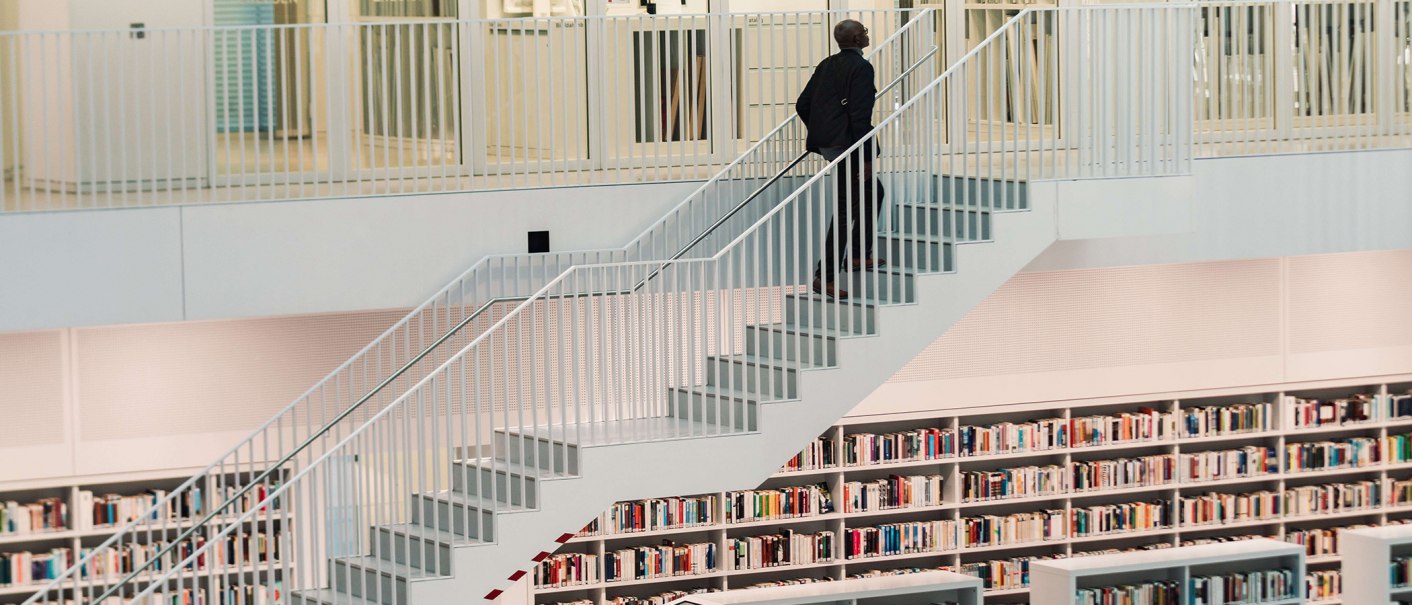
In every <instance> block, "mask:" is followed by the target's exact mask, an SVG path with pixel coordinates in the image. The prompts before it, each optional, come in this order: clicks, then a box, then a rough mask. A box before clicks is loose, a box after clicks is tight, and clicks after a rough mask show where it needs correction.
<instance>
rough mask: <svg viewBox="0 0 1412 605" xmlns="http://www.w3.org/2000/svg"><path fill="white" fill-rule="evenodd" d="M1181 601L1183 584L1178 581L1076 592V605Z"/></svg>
mask: <svg viewBox="0 0 1412 605" xmlns="http://www.w3.org/2000/svg"><path fill="white" fill-rule="evenodd" d="M1181 602H1182V601H1181V586H1180V585H1179V584H1177V583H1176V582H1147V583H1143V584H1125V585H1122V586H1103V587H1099V588H1080V589H1078V591H1077V592H1075V594H1074V605H1138V604H1141V605H1178V604H1179V603H1181Z"/></svg>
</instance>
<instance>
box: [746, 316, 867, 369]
mask: <svg viewBox="0 0 1412 605" xmlns="http://www.w3.org/2000/svg"><path fill="white" fill-rule="evenodd" d="M840 335H844V336H852V334H849V333H847V332H840V331H838V330H832V329H827V328H819V327H814V326H790V325H785V324H759V325H751V326H745V353H746V354H747V355H755V356H760V357H774V358H776V359H786V360H789V361H799V362H804V363H810V364H815V365H823V366H833V365H836V364H837V363H838V338H839V336H840Z"/></svg>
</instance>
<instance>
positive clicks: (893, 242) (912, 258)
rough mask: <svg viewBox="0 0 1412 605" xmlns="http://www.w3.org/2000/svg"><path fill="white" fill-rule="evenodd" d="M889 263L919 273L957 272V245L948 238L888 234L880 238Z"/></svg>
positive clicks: (880, 243)
mask: <svg viewBox="0 0 1412 605" xmlns="http://www.w3.org/2000/svg"><path fill="white" fill-rule="evenodd" d="M879 238H880V240H881V241H879V242H878V244H879V246H881V248H882V249H883V251H884V254H885V255H886V256H885V258H887V260H888V262H889V263H890V264H892V265H895V266H898V267H906V268H908V269H913V270H915V271H917V272H919V273H944V272H948V271H953V270H955V264H954V259H955V248H956V244H955V243H954V242H952V241H951V239H950V238H947V237H937V236H925V235H904V234H888V235H881V236H879Z"/></svg>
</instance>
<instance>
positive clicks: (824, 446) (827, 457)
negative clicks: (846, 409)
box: [780, 437, 838, 473]
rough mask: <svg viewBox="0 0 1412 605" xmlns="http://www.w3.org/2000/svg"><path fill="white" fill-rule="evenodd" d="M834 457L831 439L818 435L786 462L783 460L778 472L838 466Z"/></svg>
mask: <svg viewBox="0 0 1412 605" xmlns="http://www.w3.org/2000/svg"><path fill="white" fill-rule="evenodd" d="M835 457H836V453H835V449H834V441H833V439H825V438H823V437H820V438H818V439H815V440H814V441H813V442H812V443H810V444H809V445H808V447H805V448H804V449H803V450H801V451H800V452H799V453H798V454H795V455H794V457H793V458H790V459H789V461H788V462H785V463H784V466H782V467H780V472H782V473H790V472H795V471H813V470H819V469H826V468H833V467H835V466H838V460H835Z"/></svg>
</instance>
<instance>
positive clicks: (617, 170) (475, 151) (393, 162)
mask: <svg viewBox="0 0 1412 605" xmlns="http://www.w3.org/2000/svg"><path fill="white" fill-rule="evenodd" d="M915 12H916V11H901V10H862V11H834V12H830V11H818V12H769V13H732V14H709V15H660V16H623V17H612V16H609V17H562V18H542V19H534V18H527V19H496V20H395V21H384V22H359V23H348V24H312V25H309V24H306V25H275V26H243V27H202V28H188V29H146V30H140V31H136V32H134V31H131V30H120V31H73V32H0V65H4V68H0V167H4V169H5V170H6V175H7V176H6V179H5V180H4V181H3V182H2V183H0V185H3V186H0V210H4V211H36V210H55V209H65V208H109V207H134V206H150V205H154V204H188V203H202V202H219V201H249V200H282V199H302V198H329V197H346V196H362V195H390V194H400V193H426V192H455V191H471V190H480V189H498V188H513V187H533V186H548V185H564V184H586V183H603V182H635V181H661V180H672V179H692V180H696V179H705V178H707V177H709V176H710V175H711V174H713V173H714V171H715V170H716V169H718V168H719V167H721V166H723V165H725V164H726V163H728V162H730V161H731V160H732V159H734V158H735V157H736V156H738V155H739V154H740V153H741V152H742V151H744V150H745V149H746V148H748V147H749V146H750V145H751V144H753V143H755V142H756V141H759V140H761V139H762V138H763V137H764V136H765V135H766V134H768V133H769V132H770V130H771V129H773V128H775V127H776V126H777V125H778V124H779V123H780V122H781V121H782V120H783V119H784V118H786V117H788V116H789V115H790V114H791V113H792V104H793V101H794V98H795V96H796V95H797V93H798V90H799V89H800V88H801V87H802V85H803V83H804V81H805V79H806V78H807V77H808V75H809V73H810V72H811V71H812V69H813V67H814V65H815V64H816V63H817V62H818V61H819V60H820V59H822V58H823V57H825V56H827V55H829V54H830V53H831V52H834V50H835V48H834V44H833V41H832V39H831V35H830V30H831V28H832V24H833V23H834V22H836V21H838V20H841V19H843V18H852V19H857V20H860V21H862V22H863V23H864V24H865V25H866V26H867V27H868V28H869V30H870V31H871V32H872V35H873V39H874V40H883V39H885V38H887V37H889V36H890V35H891V34H892V33H894V32H896V31H897V29H898V28H899V27H901V26H902V24H903V23H905V22H906V21H907V20H908V19H909V18H910V16H911V15H912V14H914V13H915ZM903 53H904V51H903V49H899V50H898V51H897V52H895V53H894V52H889V53H879V54H877V55H876V56H875V58H874V59H873V61H874V63H875V64H876V65H877V67H878V70H879V73H880V74H885V73H896V71H897V70H898V69H899V66H901V65H904V64H908V63H909V61H910V60H911V59H912V58H911V57H908V56H906V55H905V54H903ZM904 93H906V91H903V90H899V91H897V94H898V95H902V94H904ZM905 99H906V96H900V97H898V98H896V99H894V101H896V102H900V101H902V100H905ZM895 105H896V103H891V104H888V106H889V107H895ZM880 111H881V108H880Z"/></svg>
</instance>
